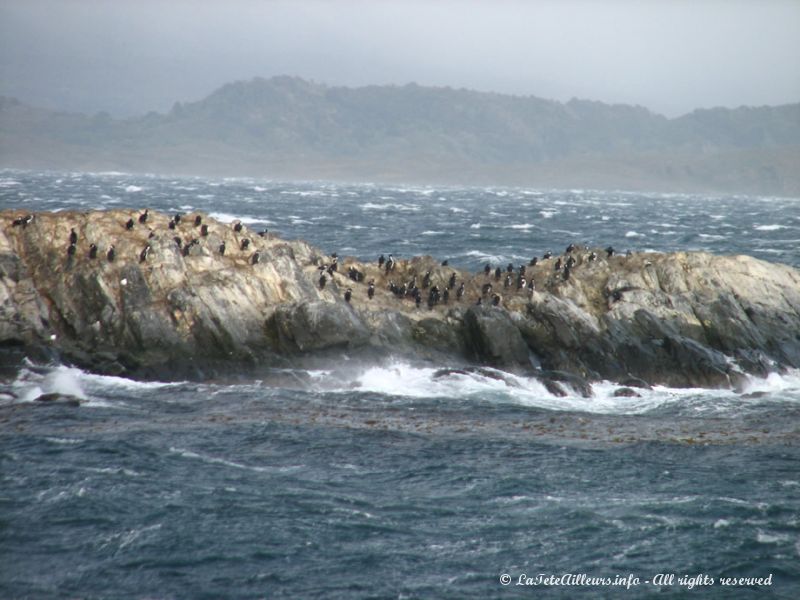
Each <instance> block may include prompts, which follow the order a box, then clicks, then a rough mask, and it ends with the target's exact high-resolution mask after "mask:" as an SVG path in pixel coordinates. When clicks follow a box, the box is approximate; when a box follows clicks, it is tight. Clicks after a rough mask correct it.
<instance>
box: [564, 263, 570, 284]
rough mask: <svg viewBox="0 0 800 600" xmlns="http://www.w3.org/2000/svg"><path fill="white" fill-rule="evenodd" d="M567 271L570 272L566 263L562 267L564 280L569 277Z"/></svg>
mask: <svg viewBox="0 0 800 600" xmlns="http://www.w3.org/2000/svg"><path fill="white" fill-rule="evenodd" d="M569 273H570V267H569V265H567V266H566V267H564V274H563V277H564V281H566V280H567V279H569Z"/></svg>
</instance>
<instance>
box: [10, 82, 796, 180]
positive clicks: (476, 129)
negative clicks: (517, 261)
mask: <svg viewBox="0 0 800 600" xmlns="http://www.w3.org/2000/svg"><path fill="white" fill-rule="evenodd" d="M0 166H3V167H21V168H55V169H61V168H63V169H83V170H121V171H145V172H157V173H185V174H208V175H251V176H263V177H273V178H292V179H298V178H299V179H341V180H359V181H389V182H400V181H402V182H410V183H453V184H496V185H504V184H505V185H531V186H539V187H551V186H557V187H596V188H624V189H649V190H662V191H725V192H734V193H755V194H781V195H800V104H791V105H785V106H778V107H757V108H751V107H742V108H737V109H722V108H717V109H711V110H696V111H694V112H692V113H689V114H687V115H684V116H682V117H679V118H675V119H667V118H666V117H663V116H661V115H657V114H654V113H652V112H650V111H648V110H647V109H645V108H642V107H635V106H627V105H608V104H603V103H601V102H591V101H585V100H571V101H569V102H567V103H560V102H554V101H550V100H543V99H540V98H536V97H532V96H525V97H522V96H510V95H502V94H493V93H485V92H475V91H470V90H463V89H451V88H433V87H422V86H418V85H414V84H409V85H405V86H368V87H362V88H355V89H353V88H346V87H330V86H326V85H321V84H317V83H312V82H308V81H305V80H302V79H298V78H292V77H275V78H272V79H254V80H251V81H248V82H235V83H231V84H227V85H225V86H223V87H221V88H220V89H218V90H217V91H215V92H213V93H212V94H211V95H209V96H208V97H206V98H204V99H203V100H200V101H198V102H187V103H176V104H175V105H174V107H173V108H172V110H171V111H170V112H169V113H167V114H157V113H149V114H147V115H145V116H142V117H137V118H133V119H125V120H116V119H113V118H111V117H110V116H109V115H107V114H104V113H99V114H96V115H93V116H86V115H79V114H67V113H59V112H52V111H48V110H43V109H38V108H34V107H30V106H27V105H25V104H22V103H20V102H18V101H16V100H14V99H9V98H2V99H0Z"/></svg>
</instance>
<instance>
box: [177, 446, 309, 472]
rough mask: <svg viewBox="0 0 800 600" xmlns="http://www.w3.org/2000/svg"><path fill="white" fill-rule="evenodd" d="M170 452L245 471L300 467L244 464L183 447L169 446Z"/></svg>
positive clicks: (280, 469)
mask: <svg viewBox="0 0 800 600" xmlns="http://www.w3.org/2000/svg"><path fill="white" fill-rule="evenodd" d="M169 451H170V452H172V453H174V454H178V455H180V456H182V457H183V458H192V459H195V460H200V461H202V462H205V463H211V464H216V465H223V466H225V467H232V468H234V469H243V470H247V471H255V472H256V473H275V472H279V473H282V472H287V471H294V470H297V469H301V468H302V465H296V466H292V467H259V466H256V465H245V464H242V463H238V462H234V461H232V460H227V459H225V458H218V457H215V456H207V455H204V454H199V453H197V452H192V451H191V450H186V449H184V448H175V447H173V446H170V449H169Z"/></svg>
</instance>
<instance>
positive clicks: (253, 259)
mask: <svg viewBox="0 0 800 600" xmlns="http://www.w3.org/2000/svg"><path fill="white" fill-rule="evenodd" d="M260 260H261V254H260V253H259V252H258V251H256V252H253V256H251V257H250V264H251V265H257V264H258V261H260Z"/></svg>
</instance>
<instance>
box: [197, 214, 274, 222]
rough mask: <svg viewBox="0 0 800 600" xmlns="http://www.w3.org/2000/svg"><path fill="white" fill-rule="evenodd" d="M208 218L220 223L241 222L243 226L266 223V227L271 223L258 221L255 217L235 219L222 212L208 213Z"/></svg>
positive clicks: (262, 220)
mask: <svg viewBox="0 0 800 600" xmlns="http://www.w3.org/2000/svg"><path fill="white" fill-rule="evenodd" d="M208 216H209V217H211V218H212V219H216V220H217V221H219V222H220V223H233V222H234V221H241V222H242V223H243V224H245V225H253V224H255V223H259V224H260V223H266V224H268V225H271V224H272V222H271V221H267V220H265V219H258V218H256V217H237V216H236V215H232V214H230V213H224V212H212V213H208Z"/></svg>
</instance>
